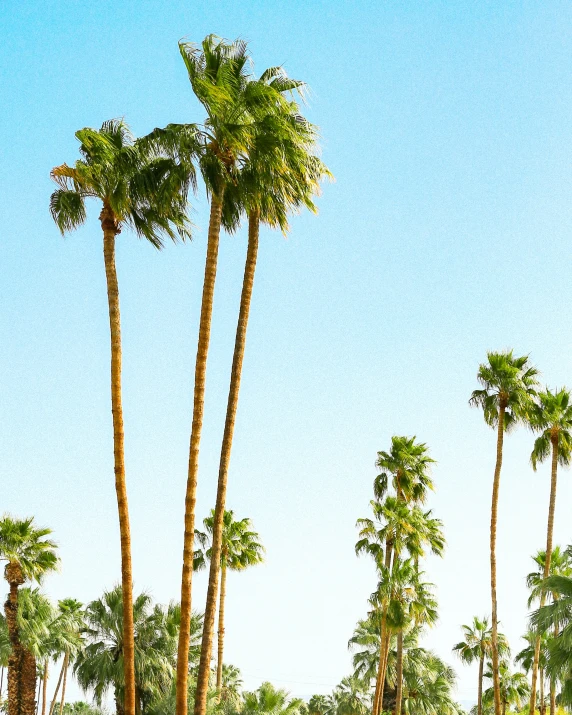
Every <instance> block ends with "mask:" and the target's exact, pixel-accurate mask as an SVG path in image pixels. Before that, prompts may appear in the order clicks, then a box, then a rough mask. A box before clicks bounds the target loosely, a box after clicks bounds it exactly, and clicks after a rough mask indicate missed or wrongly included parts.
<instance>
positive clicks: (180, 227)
mask: <svg viewBox="0 0 572 715" xmlns="http://www.w3.org/2000/svg"><path fill="white" fill-rule="evenodd" d="M76 138H77V139H78V141H79V142H80V143H81V145H80V154H81V155H82V159H80V160H78V161H76V162H75V164H74V165H73V166H71V167H70V166H68V165H67V164H62V165H61V166H57V167H55V168H54V169H52V172H51V177H52V179H53V180H54V181H55V182H56V184H57V185H58V187H59V188H58V189H56V190H55V191H54V192H53V194H52V196H51V200H50V211H51V214H52V217H53V219H54V221H55V222H56V224H57V226H58V228H59V229H60V231H61V233H62V234H65V233H66V232H69V231H72V230H74V229H76V228H78V227H79V226H81V225H82V224H83V223H84V222H85V220H86V217H87V215H86V206H85V201H86V199H88V198H94V199H98V200H99V201H100V202H101V204H102V209H101V213H100V214H99V220H100V222H101V228H102V231H103V255H104V262H105V275H106V279H107V298H108V306H109V327H110V335H111V405H112V415H113V454H114V470H115V489H116V493H117V506H118V512H119V530H120V536H121V583H122V587H123V610H124V613H125V619H124V628H125V633H124V644H125V653H124V659H123V660H124V667H125V712H126V715H135V671H134V668H135V666H134V648H135V646H134V643H133V614H132V610H133V609H132V601H133V579H132V569H131V535H130V528H129V510H128V504H127V488H126V483H125V461H124V429H123V408H122V399H121V359H122V358H121V324H120V313H119V287H118V283H117V273H116V268H115V241H116V238H117V236H118V235H119V234H120V233H121V231H122V229H123V228H124V227H125V226H127V227H129V228H132V229H133V230H134V231H135V232H136V234H137V235H138V236H140V237H142V238H146V239H147V240H148V241H150V242H151V243H152V244H153V246H155V247H156V248H161V246H162V236H163V235H166V236H169V237H170V238H172V239H173V240H175V239H176V238H177V237H180V238H182V239H184V238H186V237H188V236H189V235H190V234H189V223H188V219H187V217H186V209H187V193H188V189H189V185H190V183H191V180H192V171H191V168H190V166H189V164H187V163H184V162H176V161H175V160H173V159H172V158H169V157H167V156H165V155H164V154H161V152H160V150H159V149H158V146H157V142H153V141H149V139H148V138H144V139H143V140H134V139H133V137H132V135H131V133H130V131H129V129H128V127H127V125H126V124H125V123H124V122H123V121H122V120H110V121H107V122H104V123H103V124H102V126H101V129H100V130H95V129H87V128H86V129H81V130H80V131H78V132H76Z"/></svg>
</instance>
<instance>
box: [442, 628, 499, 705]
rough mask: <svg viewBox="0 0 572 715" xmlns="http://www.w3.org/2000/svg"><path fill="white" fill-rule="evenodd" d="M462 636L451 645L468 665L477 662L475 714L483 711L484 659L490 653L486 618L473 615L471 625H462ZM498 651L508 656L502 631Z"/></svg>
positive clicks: (489, 630) (489, 638) (490, 647)
mask: <svg viewBox="0 0 572 715" xmlns="http://www.w3.org/2000/svg"><path fill="white" fill-rule="evenodd" d="M462 628H463V637H464V640H462V641H461V642H460V643H457V645H455V646H454V647H453V651H454V652H455V653H457V655H458V656H459V658H460V659H461V660H462V661H463V663H467V664H468V665H470V664H471V663H473V662H478V664H479V685H478V698H477V715H482V713H483V677H484V667H485V661H486V660H487V659H489V658H490V657H491V655H492V629H491V628H490V627H489V621H488V618H478V617H477V616H474V618H473V622H472V624H471V625H464V626H462ZM497 643H498V652H499V656H500V657H508V656H509V655H510V648H509V645H508V641H507V639H506V637H505V636H504V635H503V634H502V633H498V634H497Z"/></svg>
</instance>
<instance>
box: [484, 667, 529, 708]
mask: <svg viewBox="0 0 572 715" xmlns="http://www.w3.org/2000/svg"><path fill="white" fill-rule="evenodd" d="M493 677H494V673H493V671H492V669H491V668H490V667H489V669H488V670H487V672H486V673H485V678H487V679H489V680H492V679H493ZM499 683H500V700H501V715H506V711H507V708H508V707H512V706H514V707H516V708H517V709H518V710H520V708H522V706H523V703H524V701H525V698H526V697H527V696H528V693H529V690H530V687H529V685H528V680H527V679H526V675H525V674H524V673H511V670H510V666H509V664H508V663H507V662H506V661H500V663H499ZM494 699H495V692H494V688H488V689H487V690H485V692H484V693H483V702H484V703H485V704H486V705H493V704H494Z"/></svg>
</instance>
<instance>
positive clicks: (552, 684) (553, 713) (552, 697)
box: [550, 679, 556, 715]
mask: <svg viewBox="0 0 572 715" xmlns="http://www.w3.org/2000/svg"><path fill="white" fill-rule="evenodd" d="M550 715H556V683H555V682H554V680H552V679H551V680H550Z"/></svg>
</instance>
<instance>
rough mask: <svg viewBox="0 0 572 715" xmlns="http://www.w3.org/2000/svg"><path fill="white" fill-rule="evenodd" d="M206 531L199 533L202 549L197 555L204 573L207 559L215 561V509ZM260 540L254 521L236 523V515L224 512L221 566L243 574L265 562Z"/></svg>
mask: <svg viewBox="0 0 572 715" xmlns="http://www.w3.org/2000/svg"><path fill="white" fill-rule="evenodd" d="M203 524H204V527H205V531H199V530H198V529H197V530H196V532H195V535H196V538H197V541H198V542H199V544H200V545H201V547H202V549H197V551H196V552H195V564H194V568H195V570H196V571H198V570H201V569H203V568H204V567H205V565H206V560H209V561H210V558H211V553H212V549H211V542H212V533H213V528H214V509H213V510H212V511H211V513H210V515H209V516H208V517H206V519H204V520H203ZM259 539H260V537H259V536H258V534H257V533H256V532H255V531H252V522H251V521H250V519H248V518H245V519H240V521H237V520H235V518H234V512H233V511H229V510H226V511H225V512H224V520H223V531H222V548H221V555H220V560H221V567H222V566H226V567H227V568H229V569H230V570H231V571H243V570H244V569H245V568H248V567H249V566H254V565H255V564H259V563H261V562H262V561H263V560H264V546H263V545H262V544H261V543H260V541H259Z"/></svg>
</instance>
